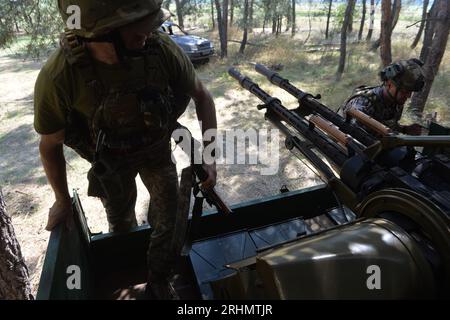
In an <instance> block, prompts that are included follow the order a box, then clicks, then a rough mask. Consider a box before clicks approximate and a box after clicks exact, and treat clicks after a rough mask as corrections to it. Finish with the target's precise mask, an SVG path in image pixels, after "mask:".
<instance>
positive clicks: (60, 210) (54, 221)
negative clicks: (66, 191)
mask: <svg viewBox="0 0 450 320" xmlns="http://www.w3.org/2000/svg"><path fill="white" fill-rule="evenodd" d="M62 222H64V223H65V225H66V227H67V228H68V229H69V230H70V229H71V228H72V223H73V212H72V201H71V200H70V198H68V199H65V200H56V201H55V203H54V204H53V206H52V207H51V208H50V210H49V213H48V220H47V226H46V227H45V230H47V231H51V230H53V228H55V227H56V226H57V225H58V224H60V223H62Z"/></svg>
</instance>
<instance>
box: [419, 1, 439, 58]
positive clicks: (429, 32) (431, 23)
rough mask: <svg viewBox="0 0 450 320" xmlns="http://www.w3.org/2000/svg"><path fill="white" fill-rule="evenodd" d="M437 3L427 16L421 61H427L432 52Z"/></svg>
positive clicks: (434, 3)
mask: <svg viewBox="0 0 450 320" xmlns="http://www.w3.org/2000/svg"><path fill="white" fill-rule="evenodd" d="M436 8H437V6H436V1H434V2H433V5H432V6H431V9H430V11H429V12H428V14H427V22H426V24H425V34H424V36H423V44H422V50H421V51H420V59H421V60H422V61H425V60H427V57H428V53H429V52H430V48H431V43H432V41H433V35H434V32H435V27H436V20H435V19H436V16H437V12H436Z"/></svg>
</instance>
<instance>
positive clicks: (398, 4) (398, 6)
mask: <svg viewBox="0 0 450 320" xmlns="http://www.w3.org/2000/svg"><path fill="white" fill-rule="evenodd" d="M401 10H402V0H394V3H393V4H392V23H391V29H392V30H391V34H392V32H393V31H394V29H395V26H396V25H397V22H398V19H399V18H400V11H401Z"/></svg>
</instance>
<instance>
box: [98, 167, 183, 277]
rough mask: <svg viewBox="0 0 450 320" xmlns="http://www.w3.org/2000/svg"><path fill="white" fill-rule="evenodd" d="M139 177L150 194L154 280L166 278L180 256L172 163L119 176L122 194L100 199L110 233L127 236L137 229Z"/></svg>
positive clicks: (150, 254) (150, 259)
mask: <svg viewBox="0 0 450 320" xmlns="http://www.w3.org/2000/svg"><path fill="white" fill-rule="evenodd" d="M137 174H139V176H140V177H141V179H142V181H143V183H144V185H145V187H146V188H147V190H148V192H149V193H150V204H149V209H148V223H149V224H150V226H151V227H152V233H151V237H150V244H149V248H148V252H147V262H148V267H149V273H150V275H151V276H152V277H156V278H161V277H167V276H168V275H169V273H170V270H171V269H172V267H173V264H174V262H175V258H176V256H177V254H178V252H177V247H176V246H175V245H174V241H175V239H176V238H177V236H176V235H175V234H174V231H175V223H176V220H177V217H176V215H177V206H178V202H177V199H178V176H177V171H176V166H175V164H173V163H172V162H171V161H169V162H168V163H166V164H163V165H161V166H157V167H149V166H145V165H144V166H140V167H138V168H136V169H135V170H127V171H125V172H121V173H120V185H121V187H120V192H115V194H114V196H112V195H110V196H108V197H100V199H101V201H102V203H103V206H104V207H105V210H106V214H107V218H108V223H109V230H110V232H126V231H129V230H130V229H131V228H133V227H135V226H137V221H136V214H135V205H136V196H137V190H136V181H135V179H136V176H137Z"/></svg>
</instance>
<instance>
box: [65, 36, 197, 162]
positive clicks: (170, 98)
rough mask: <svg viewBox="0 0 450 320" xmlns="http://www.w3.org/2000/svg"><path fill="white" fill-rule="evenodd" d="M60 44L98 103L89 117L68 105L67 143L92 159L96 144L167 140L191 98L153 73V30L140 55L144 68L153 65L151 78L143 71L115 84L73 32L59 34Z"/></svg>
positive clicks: (156, 48)
mask: <svg viewBox="0 0 450 320" xmlns="http://www.w3.org/2000/svg"><path fill="white" fill-rule="evenodd" d="M61 46H62V48H63V51H64V55H65V58H66V61H67V62H68V63H69V64H70V65H71V66H72V67H73V68H76V69H77V70H78V71H79V72H80V73H81V76H82V78H83V80H84V82H85V85H86V87H87V88H88V92H90V93H91V94H92V96H93V97H94V101H95V104H96V105H95V106H94V112H93V116H92V118H89V119H86V117H84V116H83V115H81V114H80V113H79V112H77V111H76V110H74V109H70V110H69V112H68V119H67V128H66V138H65V144H66V145H67V146H69V147H71V148H72V149H74V150H75V151H76V152H77V153H78V154H80V156H82V157H83V158H85V159H87V160H88V161H90V162H92V161H93V160H94V157H95V153H96V149H97V150H98V148H99V144H101V146H102V147H106V148H110V149H139V148H145V147H148V146H151V145H154V146H156V145H157V143H158V142H161V141H168V140H169V139H170V134H171V131H172V130H173V127H174V126H175V123H176V120H177V118H178V117H179V116H181V114H183V113H184V111H185V110H186V108H187V105H188V103H189V101H190V98H189V96H187V95H183V96H177V97H175V95H174V93H173V92H172V90H171V88H170V87H169V85H168V80H169V79H165V77H164V76H162V74H161V75H158V74H156V75H155V72H156V73H157V72H160V71H159V66H158V65H156V64H157V63H158V61H159V60H158V59H155V57H156V58H157V57H158V55H161V54H163V52H162V49H161V42H160V39H159V37H158V36H157V35H156V34H155V36H154V38H153V39H152V40H151V41H150V43H148V44H147V50H146V52H145V53H144V54H143V55H142V59H143V61H144V65H145V69H146V70H152V72H153V74H152V77H150V76H149V75H147V74H148V72H147V71H145V72H144V77H143V78H142V79H140V80H139V81H138V83H133V84H132V85H131V84H130V85H129V84H126V83H125V84H124V85H123V86H121V87H119V88H106V87H105V85H104V84H103V83H102V81H101V78H100V77H99V76H98V75H97V74H96V71H95V67H94V62H93V61H92V58H91V56H90V54H89V53H88V51H87V48H86V47H85V45H84V43H82V42H80V41H79V40H78V38H77V37H76V36H75V35H74V34H73V33H72V32H71V31H66V32H65V33H64V34H63V36H62V38H61ZM152 57H153V59H152ZM156 79H157V80H156ZM83 118H85V119H83Z"/></svg>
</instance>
